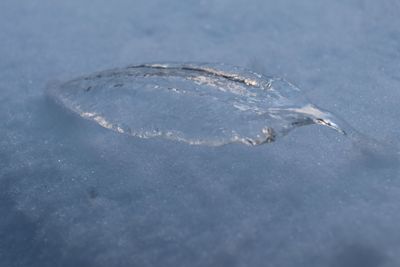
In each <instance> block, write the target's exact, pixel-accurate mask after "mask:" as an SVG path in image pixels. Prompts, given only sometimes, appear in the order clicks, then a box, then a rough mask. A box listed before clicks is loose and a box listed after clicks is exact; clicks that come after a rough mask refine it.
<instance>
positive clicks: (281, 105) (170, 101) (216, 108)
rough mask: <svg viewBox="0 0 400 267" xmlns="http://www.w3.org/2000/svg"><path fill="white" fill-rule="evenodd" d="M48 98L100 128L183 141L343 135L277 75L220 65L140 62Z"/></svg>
mask: <svg viewBox="0 0 400 267" xmlns="http://www.w3.org/2000/svg"><path fill="white" fill-rule="evenodd" d="M49 93H50V95H51V96H52V97H53V98H54V99H55V100H56V101H57V102H59V103H61V104H62V105H63V106H65V107H66V108H67V109H69V110H71V111H73V112H75V113H77V114H79V115H80V116H81V117H83V118H86V119H89V120H92V121H95V122H96V123H98V124H99V125H101V126H102V127H105V128H107V129H111V130H114V131H116V132H119V133H124V134H128V135H132V136H136V137H141V138H150V137H162V138H166V139H171V140H177V141H182V142H187V143H189V144H197V145H210V146H218V145H224V144H228V143H243V144H248V145H259V144H263V143H269V142H272V141H275V140H276V139H277V138H279V137H281V136H284V135H285V134H287V133H288V132H289V131H291V130H292V129H294V128H296V127H299V126H303V125H310V124H319V125H325V126H328V127H331V128H333V129H336V130H337V131H339V132H341V133H343V134H345V133H346V132H345V131H344V130H343V129H342V128H341V126H339V125H338V124H337V119H335V117H333V116H332V115H331V114H330V113H328V112H325V111H322V110H321V109H319V108H317V107H316V106H314V105H313V104H311V103H309V102H308V100H307V99H306V98H305V97H304V96H303V95H302V93H301V92H300V90H299V89H298V88H297V87H295V86H294V85H293V84H291V83H289V82H287V81H286V80H284V79H282V78H275V77H266V76H263V75H260V74H257V73H254V72H252V71H249V70H245V69H242V68H239V67H234V66H229V65H224V64H193V63H183V64H178V63H166V64H143V65H136V66H129V67H126V68H120V69H113V70H107V71H102V72H98V73H95V74H92V75H89V76H85V77H81V78H77V79H74V80H71V81H69V82H66V83H64V84H61V85H58V86H54V87H52V88H51V89H50V90H49Z"/></svg>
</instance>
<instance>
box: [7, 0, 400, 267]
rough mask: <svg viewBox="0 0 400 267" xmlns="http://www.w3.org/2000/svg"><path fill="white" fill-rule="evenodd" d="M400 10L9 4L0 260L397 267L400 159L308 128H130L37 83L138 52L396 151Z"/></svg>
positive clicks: (297, 4)
mask: <svg viewBox="0 0 400 267" xmlns="http://www.w3.org/2000/svg"><path fill="white" fill-rule="evenodd" d="M399 14H400V3H399V2H398V1H395V0H385V1H372V0H371V1H358V0H352V1H349V0H346V1H345V0H337V1H316V0H315V1H294V0H291V1H289V0H283V1H261V0H259V1H232V0H230V1H228V0H218V1H216V0H215V1H161V0H160V1H127V0H126V1H122V0H121V1H114V2H113V3H111V2H110V1H105V0H99V1H77V0H70V1H50V0H41V1H39V0H31V1H23V0H20V1H15V0H2V1H1V2H0V266H275V267H279V266H282V267H283V266H285V267H286V266H296V267H298V266H307V267H312V266H328V267H337V266H341V267H350V266H363V267H377V266H399V265H400V256H399V255H400V225H399V221H400V181H399V178H400V171H399V167H398V161H396V159H393V158H391V157H381V156H377V157H373V156H371V155H367V154H365V153H364V152H363V150H362V149H360V147H357V146H354V145H353V144H352V142H351V141H350V140H348V139H346V138H343V137H341V136H339V135H338V134H337V133H335V132H334V131H331V130H329V129H325V128H323V127H317V126H310V127H304V128H300V129H297V130H296V131H294V132H292V133H291V134H290V135H289V136H287V137H286V138H284V139H282V140H280V141H279V142H277V143H274V144H271V145H265V146H261V147H257V148H248V147H244V146H235V145H233V146H226V147H221V148H206V147H191V146H187V145H184V144H177V143H173V142H167V141H162V140H139V139H134V138H129V137H125V136H122V135H117V134H115V133H113V132H110V131H107V130H104V129H102V128H100V127H98V126H97V125H94V124H92V123H89V122H87V121H83V120H81V119H79V118H77V117H76V116H74V115H72V114H69V113H68V112H66V111H65V110H62V109H61V108H59V107H57V106H56V105H54V104H53V103H52V102H51V101H49V100H48V99H46V97H45V95H44V90H45V88H46V84H48V83H49V82H50V83H51V82H52V81H55V80H67V79H70V78H74V77H76V76H79V75H82V74H87V73H91V72H94V71H98V70H102V69H107V68H112V67H119V66H124V65H128V64H133V63H142V62H149V61H150V62H151V61H207V62H226V63H231V64H235V65H240V66H245V67H250V68H252V69H254V70H256V71H259V72H264V73H266V74H272V75H277V76H283V77H285V78H287V79H288V80H290V81H292V82H294V83H295V84H297V85H298V86H299V87H300V88H302V90H303V91H304V92H305V93H306V94H307V95H308V97H309V98H310V99H311V100H312V102H314V103H316V104H319V105H320V106H322V107H324V108H326V109H328V110H330V111H333V112H334V113H336V114H338V115H339V116H340V117H342V118H345V119H346V120H347V121H348V122H349V123H350V124H351V125H353V126H354V127H355V128H356V129H358V130H359V131H360V132H362V133H364V134H365V135H368V136H371V137H374V138H376V139H378V140H380V141H382V142H384V143H386V144H388V145H389V146H391V147H393V148H394V150H397V151H399V149H398V146H399V144H400V127H399V126H398V122H399V119H398V118H399V117H400V109H399V107H398V105H399V103H400V90H399V85H400V74H399V71H398V70H399V67H400V60H399V59H400V45H399V44H400V30H399V28H400V16H399ZM194 123H195V122H194ZM387 153H392V152H390V151H387ZM382 154H385V151H383V153H382Z"/></svg>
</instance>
